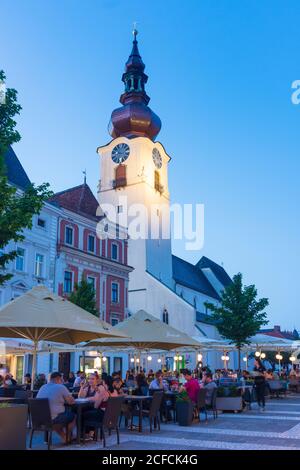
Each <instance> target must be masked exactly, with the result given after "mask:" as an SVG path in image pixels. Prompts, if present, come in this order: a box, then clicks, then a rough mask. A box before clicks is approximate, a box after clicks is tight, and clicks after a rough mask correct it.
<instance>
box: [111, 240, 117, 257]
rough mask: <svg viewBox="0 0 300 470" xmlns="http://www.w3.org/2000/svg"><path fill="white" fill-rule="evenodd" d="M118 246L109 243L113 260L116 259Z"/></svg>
mask: <svg viewBox="0 0 300 470" xmlns="http://www.w3.org/2000/svg"><path fill="white" fill-rule="evenodd" d="M118 248H119V247H118V245H116V244H115V243H113V244H112V245H111V258H112V259H114V260H118Z"/></svg>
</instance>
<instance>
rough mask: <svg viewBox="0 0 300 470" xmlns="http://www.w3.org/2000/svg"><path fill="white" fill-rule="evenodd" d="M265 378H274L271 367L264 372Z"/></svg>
mask: <svg viewBox="0 0 300 470" xmlns="http://www.w3.org/2000/svg"><path fill="white" fill-rule="evenodd" d="M265 378H266V380H274V374H273V371H272V369H268V370H267V371H266V373H265Z"/></svg>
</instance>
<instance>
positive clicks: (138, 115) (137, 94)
mask: <svg viewBox="0 0 300 470" xmlns="http://www.w3.org/2000/svg"><path fill="white" fill-rule="evenodd" d="M133 35H134V38H133V46H132V51H131V54H130V56H129V58H128V60H127V62H126V65H125V71H124V73H123V76H122V81H123V83H124V86H125V89H124V92H123V93H122V95H121V97H120V102H121V104H122V106H121V107H119V108H117V109H115V110H114V111H113V112H112V115H111V120H110V124H109V132H110V135H111V136H112V138H113V139H112V140H111V142H110V143H109V144H107V145H105V146H102V147H99V148H98V150H97V151H98V154H99V155H100V171H101V179H100V182H99V193H98V194H99V204H100V206H101V208H102V209H103V211H104V212H107V211H106V205H108V204H109V205H112V206H113V207H114V210H115V212H116V214H115V215H116V220H117V222H118V223H119V224H120V225H124V224H127V226H128V228H129V240H128V264H129V265H131V266H133V267H134V271H133V272H132V273H131V274H130V284H129V289H130V290H129V297H130V301H129V302H130V308H131V309H133V310H134V311H135V310H137V309H139V308H146V299H145V297H146V296H147V276H149V274H150V275H152V276H153V277H155V278H156V279H158V280H160V281H161V282H162V283H163V284H165V285H166V286H168V287H170V288H173V278H172V253H171V238H170V196H169V188H168V164H169V162H170V157H169V155H168V154H167V153H166V151H165V149H164V147H163V146H162V144H161V143H160V142H158V141H156V138H157V135H158V133H159V131H160V128H161V121H160V119H159V117H158V116H157V115H156V114H155V113H154V112H153V111H152V110H151V109H150V107H149V106H148V103H149V101H150V98H149V96H148V95H147V93H146V91H145V85H146V83H147V80H148V77H147V75H146V74H145V73H144V70H145V64H144V63H143V61H142V58H141V56H140V53H139V50H138V42H137V31H136V30H134V31H133ZM127 216H128V217H127ZM126 217H127V218H126ZM141 219H143V222H144V226H143V229H141V230H140V236H139V235H136V236H135V235H134V233H133V232H134V230H133V228H138V229H140V228H141V227H140V224H139V221H140V220H141ZM124 221H125V222H124ZM132 230H133V232H132Z"/></svg>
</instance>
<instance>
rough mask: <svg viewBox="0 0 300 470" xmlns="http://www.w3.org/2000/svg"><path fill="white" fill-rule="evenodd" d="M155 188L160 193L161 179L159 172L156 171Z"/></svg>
mask: <svg viewBox="0 0 300 470" xmlns="http://www.w3.org/2000/svg"><path fill="white" fill-rule="evenodd" d="M154 188H155V189H156V190H157V191H160V178H159V173H158V171H157V170H155V171H154Z"/></svg>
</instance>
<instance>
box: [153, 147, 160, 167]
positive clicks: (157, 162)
mask: <svg viewBox="0 0 300 470" xmlns="http://www.w3.org/2000/svg"><path fill="white" fill-rule="evenodd" d="M152 158H153V161H154V165H155V166H156V168H161V167H162V158H161V154H160V153H159V150H157V149H155V148H154V149H153V150H152Z"/></svg>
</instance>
